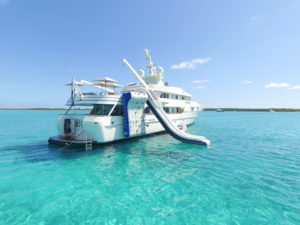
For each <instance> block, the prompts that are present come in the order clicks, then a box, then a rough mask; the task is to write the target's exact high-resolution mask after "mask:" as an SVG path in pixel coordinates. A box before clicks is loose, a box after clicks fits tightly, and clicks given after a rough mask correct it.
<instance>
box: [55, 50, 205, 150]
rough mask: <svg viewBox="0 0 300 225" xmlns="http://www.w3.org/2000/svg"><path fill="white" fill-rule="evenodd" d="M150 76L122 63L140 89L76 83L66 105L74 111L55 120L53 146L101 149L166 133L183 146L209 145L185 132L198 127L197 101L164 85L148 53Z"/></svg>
mask: <svg viewBox="0 0 300 225" xmlns="http://www.w3.org/2000/svg"><path fill="white" fill-rule="evenodd" d="M144 55H145V57H146V59H147V60H148V65H147V68H148V75H144V71H143V70H139V72H138V73H137V72H136V71H135V70H134V69H133V68H132V67H131V65H130V64H129V63H128V62H127V61H126V60H125V59H124V60H123V62H124V63H125V64H126V65H127V66H128V67H129V69H130V70H131V71H132V72H133V73H134V75H135V76H136V78H138V80H139V83H129V84H128V85H126V86H125V87H123V89H122V90H121V93H120V94H118V92H117V91H116V89H119V88H121V85H119V84H118V82H117V81H116V80H113V79H111V78H109V77H103V78H98V79H95V80H94V81H96V82H89V81H85V80H80V81H76V80H74V79H73V81H72V82H71V83H69V84H66V85H69V86H71V97H70V98H69V99H68V100H67V102H66V105H67V106H69V109H68V110H67V112H66V113H65V114H61V115H59V116H58V118H57V120H56V125H57V130H58V133H59V135H58V136H55V137H50V138H49V143H54V144H59V145H71V144H74V145H75V144H85V145H86V146H87V143H89V144H88V145H89V146H90V145H93V144H101V143H108V142H114V141H118V140H123V139H128V138H132V137H137V136H144V135H149V134H154V133H158V132H162V131H167V132H168V133H170V134H171V135H172V136H173V137H174V138H176V139H179V140H181V141H183V142H187V143H194V144H202V145H209V143H210V142H209V140H207V139H206V138H204V137H202V136H195V135H191V134H187V133H185V130H186V126H188V125H191V124H193V123H194V122H195V118H196V117H197V115H198V113H199V112H200V111H201V110H202V107H201V105H200V104H199V103H198V102H196V101H193V100H192V96H191V95H190V94H189V93H187V92H186V91H184V90H182V89H181V88H179V87H173V86H169V85H168V83H166V82H163V81H162V79H163V72H164V70H163V68H162V67H160V66H158V67H157V66H154V64H153V63H152V60H151V57H150V54H149V52H148V50H145V51H144ZM83 86H89V87H94V88H96V89H98V92H88V93H85V92H83V91H82V87H83ZM74 107H88V108H89V109H88V112H86V111H83V110H73V113H71V111H72V108H74Z"/></svg>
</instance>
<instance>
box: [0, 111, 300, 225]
mask: <svg viewBox="0 0 300 225" xmlns="http://www.w3.org/2000/svg"><path fill="white" fill-rule="evenodd" d="M59 113H60V112H59V111H0V138H1V142H0V224H1V225H6V224H10V225H11V224H18V225H19V224H51V225H53V224H300V113H267V112H261V113H258V112H249V113H248V112H224V113H216V112H201V113H200V114H199V118H198V119H197V121H196V123H195V124H194V125H192V126H190V127H189V129H188V131H189V132H190V133H194V134H201V135H204V136H206V137H207V138H208V139H210V140H211V143H212V144H211V147H209V148H206V147H202V146H197V145H189V144H185V143H180V142H178V141H177V140H174V139H173V138H172V137H170V136H169V135H167V134H162V135H154V136H149V137H146V138H140V139H134V140H133V141H125V142H120V143H116V144H110V145H107V146H99V147H95V146H94V150H93V151H89V152H85V151H82V150H81V149H70V150H58V147H53V146H49V145H48V144H47V139H48V137H49V136H52V135H56V128H55V119H56V116H57V114H59Z"/></svg>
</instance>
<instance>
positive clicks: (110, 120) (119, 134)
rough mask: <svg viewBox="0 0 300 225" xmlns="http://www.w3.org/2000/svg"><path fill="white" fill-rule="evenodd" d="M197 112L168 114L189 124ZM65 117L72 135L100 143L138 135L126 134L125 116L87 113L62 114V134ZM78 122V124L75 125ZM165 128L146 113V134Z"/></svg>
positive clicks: (58, 124)
mask: <svg viewBox="0 0 300 225" xmlns="http://www.w3.org/2000/svg"><path fill="white" fill-rule="evenodd" d="M197 114H198V112H197V111H194V112H184V113H173V114H168V116H169V118H170V119H171V120H172V121H174V122H175V124H178V125H186V126H187V125H190V124H192V123H194V122H195V118H196V117H197ZM65 119H70V120H71V131H72V133H71V136H72V137H73V138H75V139H81V140H84V139H88V140H91V141H93V142H94V143H99V144H100V143H107V142H113V141H118V140H123V139H128V138H131V137H136V136H131V137H125V136H124V123H123V116H100V115H99V116H97V115H86V114H85V115H80V114H74V115H72V114H68V115H60V116H59V117H58V119H57V128H58V132H59V134H60V135H61V136H64V120H65ZM76 120H77V121H76ZM76 123H77V125H76V126H75V124H76ZM164 130H165V129H164V128H163V126H162V125H161V123H160V122H159V121H158V120H157V119H156V117H155V116H154V115H153V114H146V115H145V135H148V134H153V133H157V132H162V131H164ZM142 136H143V135H142Z"/></svg>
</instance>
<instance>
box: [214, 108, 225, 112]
mask: <svg viewBox="0 0 300 225" xmlns="http://www.w3.org/2000/svg"><path fill="white" fill-rule="evenodd" d="M216 112H224V110H222V109H217V110H216Z"/></svg>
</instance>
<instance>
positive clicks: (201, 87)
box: [196, 86, 206, 89]
mask: <svg viewBox="0 0 300 225" xmlns="http://www.w3.org/2000/svg"><path fill="white" fill-rule="evenodd" d="M196 88H197V89H203V88H206V87H204V86H198V87H196Z"/></svg>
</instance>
